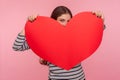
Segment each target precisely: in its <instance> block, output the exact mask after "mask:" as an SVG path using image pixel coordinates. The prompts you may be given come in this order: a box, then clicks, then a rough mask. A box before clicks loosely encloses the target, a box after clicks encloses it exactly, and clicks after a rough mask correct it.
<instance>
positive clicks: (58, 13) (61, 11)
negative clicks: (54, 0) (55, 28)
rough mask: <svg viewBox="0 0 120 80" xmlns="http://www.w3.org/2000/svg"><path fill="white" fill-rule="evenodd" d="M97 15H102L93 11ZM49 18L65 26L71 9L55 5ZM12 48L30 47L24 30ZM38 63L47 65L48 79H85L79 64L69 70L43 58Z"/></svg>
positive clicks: (33, 18) (32, 17)
mask: <svg viewBox="0 0 120 80" xmlns="http://www.w3.org/2000/svg"><path fill="white" fill-rule="evenodd" d="M93 13H94V14H96V15H97V16H98V17H103V16H102V15H101V13H99V12H98V13H97V12H93ZM36 17H37V16H29V17H28V20H29V21H31V22H33V21H34V20H35V19H36ZM51 18H53V19H55V20H56V21H58V22H59V23H60V24H61V25H63V26H65V25H66V24H67V23H68V22H69V20H70V19H71V18H72V13H71V11H70V10H69V9H68V8H67V7H65V6H58V7H56V8H55V9H54V10H53V12H52V14H51ZM13 49H14V50H15V51H24V50H27V49H30V47H29V45H28V44H27V42H26V39H25V32H24V30H23V31H22V32H21V33H19V34H18V36H17V38H16V40H15V42H14V45H13ZM40 63H41V64H43V65H48V66H49V80H85V74H84V72H83V69H82V66H81V64H78V65H76V66H75V67H73V68H72V69H70V70H68V71H67V70H64V69H62V68H59V67H57V66H55V65H53V64H51V63H49V62H47V61H45V60H43V59H41V58H40Z"/></svg>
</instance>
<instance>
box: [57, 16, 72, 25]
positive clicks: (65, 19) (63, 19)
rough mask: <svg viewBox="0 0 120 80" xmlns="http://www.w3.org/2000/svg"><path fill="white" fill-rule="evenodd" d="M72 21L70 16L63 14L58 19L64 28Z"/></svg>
mask: <svg viewBox="0 0 120 80" xmlns="http://www.w3.org/2000/svg"><path fill="white" fill-rule="evenodd" d="M70 19H71V16H70V14H62V15H61V16H59V17H58V18H57V21H58V22H59V23H60V24H61V25H63V26H66V24H67V23H68V22H69V21H70Z"/></svg>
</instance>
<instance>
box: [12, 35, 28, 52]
mask: <svg viewBox="0 0 120 80" xmlns="http://www.w3.org/2000/svg"><path fill="white" fill-rule="evenodd" d="M12 48H13V50H15V51H24V50H28V49H30V47H29V45H28V44H27V41H26V38H25V36H24V35H20V34H18V36H17V38H16V40H15V42H14V44H13V47H12Z"/></svg>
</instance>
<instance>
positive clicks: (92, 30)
mask: <svg viewBox="0 0 120 80" xmlns="http://www.w3.org/2000/svg"><path fill="white" fill-rule="evenodd" d="M25 34H26V39H27V42H28V44H29V46H30V47H31V49H32V50H33V51H34V52H35V53H36V54H37V55H38V56H40V57H41V58H43V59H45V60H47V61H49V62H51V63H52V64H54V65H57V66H59V67H61V68H64V69H66V70H69V69H71V68H72V67H74V66H75V65H77V64H78V63H80V62H81V61H83V60H84V59H86V58H88V57H89V56H90V55H92V54H93V53H94V52H95V51H96V49H97V48H98V47H99V45H100V43H101V40H102V35H103V21H102V19H100V18H97V17H96V16H95V15H93V14H92V13H91V12H82V13H79V14H77V15H75V16H74V17H73V18H72V19H71V20H70V21H69V23H68V24H67V25H66V27H64V26H62V25H60V24H59V23H58V22H57V21H56V20H53V19H51V18H48V17H43V16H39V17H37V19H36V20H35V21H34V22H32V23H31V22H29V21H28V22H27V23H26V25H25Z"/></svg>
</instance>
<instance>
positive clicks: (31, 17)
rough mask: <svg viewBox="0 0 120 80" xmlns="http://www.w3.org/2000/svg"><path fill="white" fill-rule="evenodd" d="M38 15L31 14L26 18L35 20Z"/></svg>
mask: <svg viewBox="0 0 120 80" xmlns="http://www.w3.org/2000/svg"><path fill="white" fill-rule="evenodd" d="M37 16H38V15H32V16H28V20H29V21H31V22H33V21H34V20H36V18H37Z"/></svg>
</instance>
